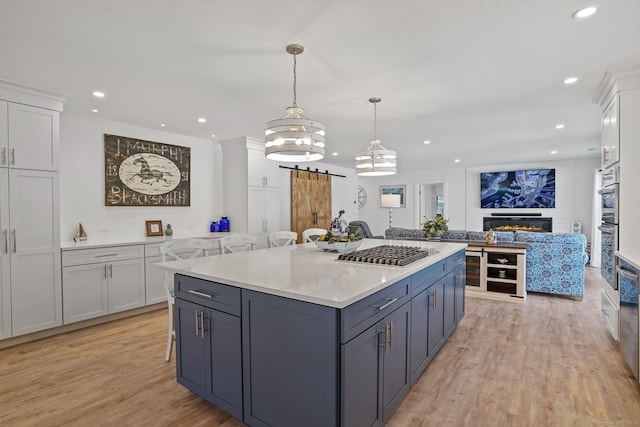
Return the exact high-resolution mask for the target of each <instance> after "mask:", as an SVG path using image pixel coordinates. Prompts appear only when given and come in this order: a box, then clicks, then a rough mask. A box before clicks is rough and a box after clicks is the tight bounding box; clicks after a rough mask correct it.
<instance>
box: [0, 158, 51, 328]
mask: <svg viewBox="0 0 640 427" xmlns="http://www.w3.org/2000/svg"><path fill="white" fill-rule="evenodd" d="M9 199H10V200H9V211H10V212H9V216H10V219H11V224H10V230H9V236H8V240H9V252H10V256H11V307H12V310H11V311H12V328H13V335H14V336H16V335H21V334H26V333H29V332H35V331H39V330H42V329H47V328H51V327H54V326H60V325H61V324H62V287H61V284H60V276H61V272H60V235H59V224H60V220H59V213H58V212H59V208H58V174H57V173H55V172H40V171H30V170H19V169H13V170H10V171H9ZM34 266H37V268H34Z"/></svg>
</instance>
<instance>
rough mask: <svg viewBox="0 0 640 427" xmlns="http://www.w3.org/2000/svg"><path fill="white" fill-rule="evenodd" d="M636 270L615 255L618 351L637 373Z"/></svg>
mask: <svg viewBox="0 0 640 427" xmlns="http://www.w3.org/2000/svg"><path fill="white" fill-rule="evenodd" d="M639 269H640V268H638V266H637V265H633V264H631V263H629V262H627V260H625V258H624V257H622V256H620V255H616V272H617V273H618V274H617V281H618V289H619V290H620V350H622V354H623V355H624V358H625V359H626V361H627V363H628V364H629V366H630V367H631V370H632V371H633V375H635V377H636V380H637V379H639V376H638V371H639V370H640V369H639V368H640V367H639V361H638V351H639V350H638V347H639V345H640V344H639V343H638V322H639V320H638V270H639Z"/></svg>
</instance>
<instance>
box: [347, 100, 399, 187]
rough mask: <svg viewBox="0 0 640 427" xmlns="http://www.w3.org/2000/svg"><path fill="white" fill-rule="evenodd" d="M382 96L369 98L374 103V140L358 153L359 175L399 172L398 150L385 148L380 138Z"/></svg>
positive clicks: (357, 167) (357, 168)
mask: <svg viewBox="0 0 640 427" xmlns="http://www.w3.org/2000/svg"><path fill="white" fill-rule="evenodd" d="M380 101H382V99H380V98H369V102H371V103H372V104H373V141H371V142H370V143H369V148H368V149H367V151H361V152H359V153H356V174H357V175H359V176H383V175H393V174H395V173H396V172H397V168H396V166H397V162H396V158H397V156H396V152H395V151H393V150H387V149H386V148H384V147H383V146H382V144H381V142H380V140H379V139H378V129H377V127H378V126H377V108H376V106H377V104H378V102H380Z"/></svg>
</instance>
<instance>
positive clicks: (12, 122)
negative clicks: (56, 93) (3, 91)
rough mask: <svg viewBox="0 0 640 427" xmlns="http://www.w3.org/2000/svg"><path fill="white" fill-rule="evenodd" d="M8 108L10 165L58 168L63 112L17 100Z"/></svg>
mask: <svg viewBox="0 0 640 427" xmlns="http://www.w3.org/2000/svg"><path fill="white" fill-rule="evenodd" d="M8 110H9V114H8V121H9V166H10V167H15V168H20V169H37V170H46V171H55V170H58V145H59V129H58V127H59V124H58V114H59V113H58V112H57V111H52V110H46V109H43V108H37V107H31V106H27V105H22V104H14V103H9V109H8ZM1 154H2V153H1V152H0V157H1Z"/></svg>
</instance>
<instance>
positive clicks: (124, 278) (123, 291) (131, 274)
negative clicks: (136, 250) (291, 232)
mask: <svg viewBox="0 0 640 427" xmlns="http://www.w3.org/2000/svg"><path fill="white" fill-rule="evenodd" d="M107 269H108V276H109V313H115V312H118V311H123V310H129V309H132V308H136V307H142V306H143V305H144V260H143V259H142V258H139V259H131V260H126V261H114V262H111V263H109V265H108V266H107Z"/></svg>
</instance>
